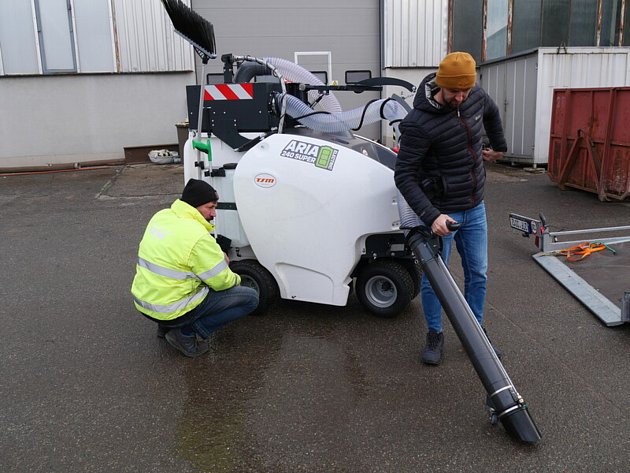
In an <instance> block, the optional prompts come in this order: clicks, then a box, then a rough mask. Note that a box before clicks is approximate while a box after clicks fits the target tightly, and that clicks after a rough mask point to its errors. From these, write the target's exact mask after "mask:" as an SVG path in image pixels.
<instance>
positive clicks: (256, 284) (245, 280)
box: [230, 260, 279, 315]
mask: <svg viewBox="0 0 630 473" xmlns="http://www.w3.org/2000/svg"><path fill="white" fill-rule="evenodd" d="M230 268H231V269H232V271H234V272H235V273H236V274H238V275H239V276H240V277H241V285H242V286H246V287H251V288H252V289H255V290H256V292H258V307H257V308H256V310H255V311H254V312H252V314H251V315H262V314H264V313H265V312H266V311H267V309H268V308H269V306H270V305H272V304H273V303H274V302H276V301H277V300H278V296H279V292H278V285H277V284H276V281H275V279H274V278H273V276H272V275H271V273H270V272H269V271H267V270H266V269H265V268H264V267H263V266H262V265H261V264H260V263H259V262H258V261H254V260H241V261H233V262H231V263H230Z"/></svg>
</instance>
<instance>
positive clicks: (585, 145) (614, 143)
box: [547, 87, 630, 201]
mask: <svg viewBox="0 0 630 473" xmlns="http://www.w3.org/2000/svg"><path fill="white" fill-rule="evenodd" d="M629 124H630V87H610V88H592V89H591V88H589V89H556V90H554V93H553V103H552V111H551V130H550V131H551V133H550V140H549V162H548V165H547V174H548V175H549V177H550V179H551V180H552V181H553V182H555V183H556V184H558V186H559V187H560V188H561V189H565V188H567V187H573V188H576V189H582V190H585V191H588V192H593V193H595V194H597V196H598V198H599V200H601V201H606V200H613V199H615V200H623V199H625V198H626V197H628V194H630V126H629Z"/></svg>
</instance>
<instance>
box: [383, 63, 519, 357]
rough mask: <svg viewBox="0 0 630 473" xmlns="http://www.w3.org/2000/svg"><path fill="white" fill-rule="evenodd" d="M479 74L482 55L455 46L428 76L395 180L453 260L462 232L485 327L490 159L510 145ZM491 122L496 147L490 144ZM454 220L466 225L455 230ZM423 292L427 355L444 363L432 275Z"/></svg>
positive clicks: (467, 291) (408, 121)
mask: <svg viewBox="0 0 630 473" xmlns="http://www.w3.org/2000/svg"><path fill="white" fill-rule="evenodd" d="M476 81H477V72H476V64H475V60H474V59H473V58H472V56H471V55H470V54H468V53H465V52H453V53H451V54H448V55H447V56H445V57H444V59H443V60H442V62H441V63H440V66H439V68H438V71H437V73H433V74H430V75H428V76H427V77H425V79H424V80H423V81H422V83H421V84H420V86H419V88H418V91H417V92H416V96H415V98H414V103H413V110H412V111H411V112H409V114H408V115H407V117H406V118H405V119H404V120H403V121H402V123H401V124H400V132H401V140H400V151H399V153H398V160H397V162H396V171H395V181H396V186H397V187H398V189H399V190H400V192H401V194H402V195H403V197H404V198H405V200H406V201H407V203H408V204H409V205H410V206H411V208H412V209H413V210H414V212H416V213H417V214H418V216H419V217H420V219H421V220H422V222H423V223H424V224H425V225H426V226H428V227H430V228H431V230H432V231H433V233H434V234H436V235H439V236H441V237H442V241H443V247H442V253H441V255H442V258H443V259H444V262H445V263H446V264H448V259H449V256H450V252H451V247H452V243H453V240H455V244H456V246H457V251H458V253H459V254H460V256H461V261H462V266H463V269H464V297H465V298H466V301H467V302H468V305H470V308H471V309H472V311H473V313H474V314H475V317H476V318H477V321H478V322H479V324H480V325H481V326H482V327H483V309H484V304H485V298H486V281H487V276H486V273H487V268H488V250H487V246H488V237H487V234H488V232H487V230H488V227H487V221H486V209H485V205H484V201H483V196H484V185H485V180H486V171H485V168H484V161H495V160H497V159H499V158H501V157H502V156H503V152H504V151H507V146H506V142H505V138H504V136H503V127H502V125H501V118H500V116H499V110H498V108H497V106H496V104H495V103H494V101H493V100H492V99H491V98H490V96H489V95H488V94H486V92H485V91H484V90H483V89H481V88H480V87H478V86H476V85H475V83H476ZM484 129H485V132H486V135H487V137H488V140H489V142H490V147H484V146H483V145H482V138H483V130H484ZM447 222H458V223H460V224H461V227H460V228H459V229H458V230H456V231H454V232H451V231H449V229H448V228H447V227H446V223H447ZM421 297H422V307H423V310H424V316H425V319H426V323H427V328H428V333H427V340H426V344H425V347H424V349H423V351H422V361H423V362H424V363H426V364H430V365H437V364H439V363H440V361H441V358H442V348H443V345H444V336H443V334H442V306H441V304H440V301H439V300H438V298H437V296H436V294H435V292H434V291H433V289H432V288H431V284H430V283H429V281H428V280H427V278H426V276H423V277H422V296H421ZM495 350H496V349H495ZM497 354H498V353H497Z"/></svg>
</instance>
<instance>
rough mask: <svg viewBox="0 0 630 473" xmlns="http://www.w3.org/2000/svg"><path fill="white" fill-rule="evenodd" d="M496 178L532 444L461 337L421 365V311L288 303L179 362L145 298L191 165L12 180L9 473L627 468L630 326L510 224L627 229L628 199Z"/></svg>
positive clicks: (4, 289)
mask: <svg viewBox="0 0 630 473" xmlns="http://www.w3.org/2000/svg"><path fill="white" fill-rule="evenodd" d="M488 178H489V182H488V186H487V199H486V203H487V208H488V219H489V226H490V234H489V238H490V273H489V288H488V299H487V316H486V317H487V328H488V330H489V334H490V335H491V338H492V340H493V342H494V343H496V344H497V345H498V346H499V347H500V348H501V350H502V351H503V363H504V366H505V368H506V370H507V371H508V373H509V374H510V376H511V378H512V380H513V381H514V384H515V386H516V387H517V389H518V390H519V392H520V394H521V395H522V396H523V397H524V398H525V400H526V402H527V403H528V405H529V409H530V412H531V415H532V417H533V418H534V420H535V421H536V423H537V425H538V427H539V429H540V430H541V432H542V435H543V438H542V440H541V441H540V442H539V443H538V444H537V445H535V446H528V445H522V444H519V443H517V442H516V441H514V440H513V439H512V438H511V437H510V436H508V435H507V433H506V432H505V430H504V429H503V428H502V427H501V426H500V425H499V426H493V425H491V424H490V422H489V419H488V415H487V412H486V410H485V409H484V406H483V401H484V397H485V391H484V389H483V387H482V385H481V383H480V381H479V379H478V377H477V375H476V374H475V372H474V370H473V367H472V364H471V363H470V361H469V359H468V358H467V356H466V354H465V353H464V351H463V349H462V346H461V344H460V342H459V340H458V339H457V337H456V335H455V333H454V331H453V329H452V328H451V327H450V325H449V324H448V323H446V330H445V355H444V361H443V363H442V364H441V365H440V366H439V367H427V366H424V365H422V364H421V363H420V361H419V352H420V348H421V346H422V344H423V341H424V336H425V327H424V320H423V317H422V315H421V306H420V303H419V300H417V299H416V300H414V301H413V302H412V303H411V304H410V305H409V307H408V308H407V309H406V310H405V311H404V312H403V313H402V314H400V315H399V316H398V317H396V318H394V319H380V318H376V317H373V316H371V315H369V314H367V313H366V312H364V310H363V309H362V307H361V306H360V305H359V303H358V302H357V300H356V299H355V297H354V296H352V297H351V298H350V300H349V302H348V305H347V306H345V307H329V306H322V305H317V304H308V303H301V302H293V301H281V302H280V303H278V304H277V305H276V306H275V307H274V308H273V310H272V311H271V312H270V313H269V314H267V315H265V316H256V317H255V316H250V317H246V318H245V319H242V320H240V321H238V322H236V323H234V324H232V325H229V326H227V327H226V328H224V329H223V330H222V331H220V332H219V333H218V334H217V336H216V338H215V339H214V341H213V346H212V350H211V352H210V353H208V354H207V355H204V356H203V357H200V358H197V359H187V358H185V357H183V356H181V355H180V354H178V353H177V352H175V351H174V350H173V349H172V348H171V347H170V346H168V345H167V343H166V342H165V341H164V340H162V339H159V338H157V337H156V335H155V326H154V324H152V323H151V322H150V321H148V320H146V319H145V318H143V317H142V316H140V315H139V314H138V313H137V312H136V311H135V309H134V308H133V304H132V302H131V297H130V293H129V288H130V285H131V280H132V278H133V275H134V270H135V261H136V251H137V245H138V242H139V240H140V238H141V235H142V232H143V230H144V227H145V225H146V223H147V221H148V219H149V218H150V217H151V215H152V214H153V213H154V212H156V211H157V210H159V209H161V208H164V207H167V206H168V205H170V203H171V202H172V201H173V200H174V199H175V198H177V197H178V196H179V193H180V192H181V188H182V186H183V169H182V167H181V166H180V165H155V164H138V165H133V166H112V167H102V168H97V169H92V170H77V171H69V172H50V173H35V174H26V175H12V176H0V217H1V218H0V235H1V236H2V238H1V239H0V251H1V254H2V271H1V272H0V301H1V305H0V315H1V321H2V323H1V326H2V331H1V333H2V338H3V340H2V343H0V357H1V358H2V363H1V365H0V380H1V381H0V399H1V400H2V403H1V405H2V408H1V409H0V446H1V449H0V471H2V472H126V471H129V472H139V471H141V472H178V473H179V472H239V473H240V472H256V473H281V472H287V473H289V472H291V473H293V472H357V473H362V472H397V473H400V472H496V471H502V472H519V473H522V472H571V473H577V472H627V471H630V403H628V400H627V399H628V392H630V370H629V369H628V366H629V363H630V362H629V360H630V327H628V324H626V325H621V326H619V327H612V328H610V327H606V326H605V325H604V324H602V323H601V322H600V321H599V319H597V318H596V317H595V316H594V315H593V314H592V313H591V312H590V311H589V310H588V308H587V307H585V306H584V305H582V304H581V303H580V302H579V301H578V300H577V299H576V298H575V297H574V296H572V295H571V294H570V293H569V292H568V291H566V290H565V289H564V288H563V287H562V286H561V285H560V284H558V283H557V282H556V281H555V280H554V279H553V278H552V277H551V276H550V275H549V274H547V273H546V272H545V271H544V270H543V269H542V268H541V267H540V266H538V264H537V263H536V262H535V261H534V260H533V259H532V258H531V255H532V254H533V253H535V252H536V247H535V246H534V242H533V241H532V239H527V238H522V237H521V236H520V235H519V234H518V233H516V232H514V231H512V230H511V229H510V228H509V225H508V213H509V212H517V213H520V214H523V215H529V216H532V217H536V216H537V215H538V214H539V213H540V212H543V213H544V214H545V217H546V219H547V221H548V223H549V224H550V225H552V227H553V229H554V230H573V229H583V228H597V227H609V226H618V225H629V224H630V203H629V202H605V203H602V202H599V201H598V200H597V197H596V196H595V194H591V193H588V192H583V191H576V190H567V191H562V190H560V189H559V188H558V187H557V186H556V185H555V184H554V183H552V182H551V181H550V179H549V178H548V177H547V175H546V174H544V173H536V172H528V171H526V170H525V169H522V168H510V167H507V166H501V165H493V166H490V167H489V168H488ZM261 211H263V212H273V209H261ZM330 232H334V229H330ZM591 257H592V258H595V257H596V255H593V256H591ZM457 263H458V261H457V258H454V260H453V261H452V264H451V266H452V271H453V275H454V276H455V279H456V280H458V281H461V273H460V271H459V268H458V266H457ZM611 270H615V269H611ZM617 271H619V274H618V277H619V278H620V279H624V278H625V280H626V281H628V283H629V285H628V289H629V290H630V274H627V272H626V271H621V270H617Z"/></svg>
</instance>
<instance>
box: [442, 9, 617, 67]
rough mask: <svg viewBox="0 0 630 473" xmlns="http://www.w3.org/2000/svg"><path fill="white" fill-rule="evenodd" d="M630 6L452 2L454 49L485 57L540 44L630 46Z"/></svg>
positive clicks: (553, 45)
mask: <svg viewBox="0 0 630 473" xmlns="http://www.w3.org/2000/svg"><path fill="white" fill-rule="evenodd" d="M629 10H630V0H450V3H449V14H450V22H449V26H450V28H449V35H450V36H449V38H450V43H449V51H457V50H463V51H468V52H470V53H471V54H473V56H474V57H475V59H477V60H478V61H480V60H481V61H486V60H490V59H497V58H501V57H505V56H507V55H510V54H514V53H519V52H522V51H527V50H529V49H534V48H537V47H540V46H551V47H562V46H629V45H630V31H628V32H627V33H626V30H628V29H629V28H630V26H628V21H630V12H629ZM484 38H485V41H484Z"/></svg>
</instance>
